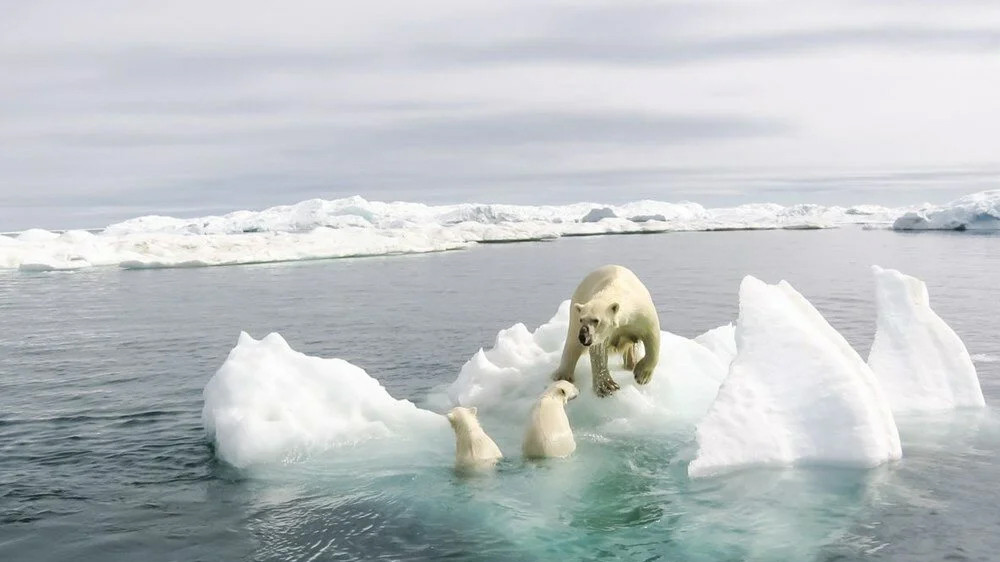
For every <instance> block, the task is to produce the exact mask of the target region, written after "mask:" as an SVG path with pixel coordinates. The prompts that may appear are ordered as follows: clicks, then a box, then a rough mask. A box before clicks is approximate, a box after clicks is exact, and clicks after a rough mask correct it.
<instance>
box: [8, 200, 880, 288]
mask: <svg viewBox="0 0 1000 562" xmlns="http://www.w3.org/2000/svg"><path fill="white" fill-rule="evenodd" d="M898 214H899V212H898V211H894V210H892V209H887V208H884V207H873V206H867V205H866V206H858V207H849V208H845V207H823V206H818V205H795V206H791V207H783V206H781V205H774V204H752V205H743V206H739V207H731V208H722V209H705V208H704V207H702V206H701V205H698V204H696V203H666V202H661V201H636V202H633V203H627V204H624V205H617V206H608V205H598V204H595V203H575V204H570V205H548V206H525V205H483V204H460V205H439V206H431V205H424V204H421V203H406V202H393V203H384V202H378V201H366V200H365V199H362V198H361V197H348V198H344V199H335V200H332V201H326V200H321V199H313V200H309V201H303V202H301V203H298V204H295V205H284V206H279V207H272V208H270V209H265V210H263V211H236V212H233V213H229V214H227V215H223V216H209V217H200V218H193V219H180V218H173V217H162V216H145V217H139V218H135V219H130V220H127V221H124V222H121V223H117V224H113V225H111V226H108V227H107V228H105V229H104V230H102V231H100V232H99V233H97V234H94V233H92V232H87V231H82V230H76V231H69V232H64V233H55V232H49V231H46V230H39V229H34V230H28V231H25V232H22V233H20V234H17V235H15V236H3V235H0V268H8V269H17V268H20V269H25V270H62V269H79V268H85V267H94V266H121V267H126V268H153V267H195V266H214V265H234V264H246V263H265V262H279V261H292V260H309V259H324V258H339V257H351V256H369V255H384V254H402V253H420V252H433V251H442V250H454V249H459V248H465V247H467V246H469V245H471V244H475V243H491V242H517V241H534V240H547V239H552V238H558V237H560V236H591V235H601V234H631V233H643V232H667V231H691V230H736V229H773V228H786V229H803V228H825V227H832V226H838V225H843V224H856V223H866V224H872V223H884V224H889V223H890V222H891V221H892V219H893V218H895V217H896V216H898Z"/></svg>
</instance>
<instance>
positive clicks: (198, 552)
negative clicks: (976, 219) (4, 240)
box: [0, 228, 1000, 562]
mask: <svg viewBox="0 0 1000 562" xmlns="http://www.w3.org/2000/svg"><path fill="white" fill-rule="evenodd" d="M998 248H1000V237H997V236H989V235H970V234H967V233H964V234H963V233H921V234H902V233H895V232H890V231H881V230H873V231H864V230H860V229H855V228H845V229H838V230H820V231H806V232H803V231H794V232H792V231H762V232H716V233H674V234H660V235H647V236H606V237H594V238H564V239H560V240H557V241H553V242H545V243H527V244H509V245H481V246H477V247H475V248H472V249H470V250H464V251H456V252H447V253H439V254H429V255H415V256H396V257H380V258H364V259H344V260H330V261H319V262H308V263H288V264H271V265H259V266H238V267H219V268H200V269H170V270H157V271H124V270H119V269H114V268H109V269H94V270H88V271H77V272H53V273H24V272H11V271H6V272H0V560H2V561H12V562H14V561H43V560H45V561H48V560H53V561H54V560H75V561H91V560H93V561H98V560H99V561H109V560H141V561H143V562H157V561H167V560H178V561H189V560H375V559H386V560H441V559H452V560H466V559H468V560H547V559H560V560H582V559H588V560H589V559H618V560H867V559H872V560H995V559H997V558H998V557H1000V509H998V505H1000V421H998V416H997V412H996V411H995V410H994V404H996V403H1000V362H998V361H1000V336H998V333H1000V298H998V297H1000V293H998V292H997V288H996V287H997V282H998V279H1000V251H998ZM606 263H619V264H622V265H625V266H627V267H630V268H632V269H633V270H634V271H636V272H637V274H638V275H639V277H640V278H641V279H643V281H644V282H645V283H646V284H647V286H648V287H649V289H650V291H651V292H652V294H653V296H654V300H655V301H656V304H657V307H658V309H659V313H660V318H661V324H662V327H663V329H664V330H668V331H671V332H674V333H676V334H680V335H683V336H687V337H694V336H696V335H698V334H700V333H702V332H704V331H706V330H708V329H710V328H714V327H716V326H719V325H721V324H725V323H727V322H730V321H732V320H734V319H735V318H736V315H737V311H738V302H737V289H738V287H739V282H740V279H741V278H742V277H743V275H745V274H753V275H755V276H757V277H760V278H761V279H763V280H765V281H768V282H776V281H778V280H780V279H786V280H788V281H789V282H790V283H792V285H793V286H794V287H795V288H796V289H798V290H799V291H800V292H801V293H802V294H803V295H805V296H806V298H808V299H809V300H810V301H811V302H812V303H813V304H814V305H815V306H816V307H817V308H818V309H819V310H820V311H821V312H822V313H823V314H824V315H825V316H826V318H827V320H828V321H829V322H830V323H831V324H832V325H833V326H834V327H835V328H837V329H838V330H839V331H840V332H841V333H842V334H843V335H844V336H845V337H846V338H847V339H848V341H850V342H851V344H852V345H853V346H854V347H855V349H857V350H858V352H859V353H861V355H862V357H867V353H868V348H869V346H870V345H871V341H872V337H873V335H874V329H875V307H874V295H873V293H874V288H873V279H872V275H871V273H870V271H869V266H870V265H872V264H878V265H881V266H883V267H891V268H898V269H900V270H902V271H903V272H905V273H908V274H911V275H914V276H917V277H919V278H921V279H923V280H925V281H926V282H927V284H928V287H929V290H930V293H931V303H932V306H933V307H934V308H935V310H936V311H937V312H938V313H939V314H940V315H941V316H942V317H943V318H944V319H945V320H946V321H948V322H949V323H950V324H951V326H952V327H953V328H954V329H955V330H956V331H957V332H958V334H959V335H960V336H961V337H962V338H963V340H964V341H965V343H966V345H967V347H968V348H969V351H970V352H971V353H972V354H973V355H974V357H975V358H976V359H977V363H976V367H977V369H978V371H979V376H980V381H981V383H982V387H983V392H984V394H985V396H986V400H987V403H988V404H989V407H988V408H987V409H986V410H985V411H981V412H958V413H954V414H947V415H938V416H922V417H913V418H897V422H898V424H899V427H900V432H901V436H902V440H903V450H904V458H903V459H902V460H901V461H899V462H896V463H892V464H890V465H888V466H883V467H879V468H876V469H873V470H848V469H836V468H821V467H801V468H793V469H757V470H749V471H742V472H737V473H734V474H731V475H728V476H724V477H720V478H711V479H704V480H694V481H692V480H690V479H688V478H687V476H686V474H685V471H684V465H683V463H679V462H676V461H677V459H679V458H681V456H682V455H683V451H684V448H685V447H686V446H687V442H686V441H687V439H689V438H690V435H687V436H678V437H676V438H671V439H666V438H663V437H660V438H655V439H654V438H650V439H642V438H629V439H618V440H608V439H592V438H588V437H586V436H584V437H582V438H580V437H578V440H579V441H580V448H579V449H578V451H577V454H576V455H574V456H573V457H572V458H571V459H569V460H567V461H560V462H552V463H542V464H536V465H528V464H525V463H522V462H520V460H519V459H518V458H517V457H518V456H519V455H516V454H509V455H508V456H509V457H512V458H510V459H508V460H507V461H505V462H504V464H503V465H501V467H500V468H499V470H498V472H497V473H496V474H495V475H494V476H493V477H489V478H479V479H472V480H468V479H462V478H458V477H456V476H455V475H454V474H453V473H452V471H451V460H452V455H453V450H451V449H447V448H446V449H447V450H442V451H429V452H428V453H427V454H426V455H413V454H406V455H401V454H396V453H395V452H394V451H392V450H386V449H387V448H386V447H382V446H380V445H379V444H378V443H377V442H372V443H368V444H363V445H360V446H358V447H356V448H353V449H351V450H343V449H340V450H335V451H330V453H329V454H327V455H319V456H317V457H315V458H308V459H302V460H300V461H298V462H295V463H290V464H277V465H275V466H272V467H266V468H263V469H259V470H255V471H253V472H252V473H245V472H240V471H237V470H235V469H233V468H231V467H227V466H225V465H224V464H223V463H220V462H219V461H217V460H216V459H215V457H214V454H213V450H212V447H211V445H210V444H209V442H208V441H207V440H206V438H205V434H204V430H203V428H202V426H201V420H200V415H201V409H202V389H203V387H204V385H205V383H206V382H207V381H208V379H209V378H210V377H211V376H212V374H213V373H214V372H215V370H216V369H218V367H219V366H220V365H221V364H222V363H223V361H224V360H225V358H226V356H227V354H228V353H229V351H230V349H232V347H233V346H234V345H235V343H236V339H237V336H238V335H239V333H240V331H241V330H245V331H247V332H249V333H250V334H251V335H253V336H254V337H257V338H260V337H262V336H264V335H266V334H267V333H269V332H272V331H277V332H280V333H281V334H282V335H283V336H284V337H285V338H286V339H287V340H288V342H289V343H290V344H291V345H292V347H293V348H295V349H296V350H298V351H302V352H304V353H307V354H309V355H318V356H323V357H340V358H343V359H346V360H348V361H351V362H352V363H354V364H356V365H359V366H361V367H363V368H365V369H366V370H367V371H368V373H370V374H371V375H372V376H374V377H375V378H377V379H378V380H379V381H381V382H382V383H383V384H384V385H385V386H386V387H387V389H388V391H389V392H390V393H391V394H392V395H393V396H394V397H396V398H408V399H410V400H413V401H414V402H416V403H417V404H418V405H423V404H424V403H425V400H426V398H427V396H428V393H429V392H430V391H431V389H432V388H434V387H435V386H438V385H440V384H442V383H448V382H450V381H452V380H454V378H455V377H456V375H457V374H458V371H459V369H460V368H461V366H462V364H463V363H464V362H465V361H466V360H467V359H468V358H469V357H471V356H472V355H473V354H474V353H475V352H476V350H478V349H479V348H480V347H490V346H491V345H492V344H493V341H494V339H495V337H496V333H497V331H498V330H500V329H502V328H506V327H508V326H510V325H512V324H514V323H516V322H524V323H525V324H527V325H528V327H529V328H531V329H533V328H534V327H536V326H538V325H539V324H541V323H543V322H545V321H546V320H548V319H549V318H550V317H551V316H552V314H553V313H554V312H555V309H556V307H557V305H558V304H559V303H560V302H561V301H562V300H564V299H566V298H568V297H569V295H570V293H571V292H572V290H573V289H574V288H575V286H576V284H577V283H578V282H579V280H580V279H581V278H582V276H583V275H584V274H586V273H587V272H588V271H590V270H591V269H593V268H594V267H597V266H599V265H603V264H606ZM390 449H391V448H390ZM511 453H513V452H511Z"/></svg>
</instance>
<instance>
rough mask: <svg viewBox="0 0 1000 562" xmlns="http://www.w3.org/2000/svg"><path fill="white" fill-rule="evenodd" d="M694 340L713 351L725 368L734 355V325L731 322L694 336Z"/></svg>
mask: <svg viewBox="0 0 1000 562" xmlns="http://www.w3.org/2000/svg"><path fill="white" fill-rule="evenodd" d="M694 341H696V342H698V343H700V344H701V345H703V346H705V347H707V348H708V349H709V350H711V351H712V353H715V355H716V356H717V357H718V358H719V359H720V360H721V361H722V362H723V363H724V364H725V365H726V367H727V368H728V367H729V364H730V363H732V362H733V358H735V357H736V326H734V325H733V324H732V322H730V323H729V324H726V325H725V326H719V327H718V328H713V329H711V330H709V331H707V332H705V333H704V334H702V335H700V336H698V337H696V338H695V339H694Z"/></svg>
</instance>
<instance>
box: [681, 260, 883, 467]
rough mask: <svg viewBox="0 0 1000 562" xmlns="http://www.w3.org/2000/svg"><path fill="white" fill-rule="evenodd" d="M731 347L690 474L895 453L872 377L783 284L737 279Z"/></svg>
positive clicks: (859, 462) (867, 461) (855, 461)
mask: <svg viewBox="0 0 1000 562" xmlns="http://www.w3.org/2000/svg"><path fill="white" fill-rule="evenodd" d="M736 349H737V354H736V357H735V358H734V359H733V362H732V364H731V365H730V367H729V375H728V377H727V378H726V380H725V382H724V383H723V385H722V387H721V388H720V389H719V394H718V397H717V398H716V400H715V402H714V403H713V404H712V407H711V409H710V410H709V412H708V414H707V415H706V416H705V417H704V419H702V420H701V421H700V422H699V423H698V426H697V429H696V440H697V447H698V450H697V453H696V457H695V458H694V460H692V461H691V463H690V465H689V466H688V474H689V475H690V476H692V477H700V476H709V475H713V474H717V473H720V472H724V471H728V470H732V469H734V468H737V467H741V466H752V465H791V464H796V463H817V464H833V465H846V466H862V467H870V466H875V465H878V464H880V463H883V462H885V461H887V460H891V459H897V458H899V457H900V456H901V454H902V451H901V449H900V442H899V433H898V431H897V429H896V424H895V421H894V419H893V417H892V412H891V411H890V408H889V404H888V402H887V401H886V399H885V398H884V397H883V395H882V392H881V389H880V388H879V386H878V382H877V381H876V379H875V375H874V374H873V373H872V372H871V369H869V368H868V366H867V365H866V364H865V362H864V361H863V360H862V359H861V357H859V356H858V354H857V353H856V352H855V351H854V350H853V349H852V348H851V347H850V345H849V344H848V343H847V341H846V340H845V339H844V338H843V336H841V335H840V334H839V333H837V331H836V330H834V329H833V327H831V326H830V325H829V324H828V323H827V322H826V320H825V319H824V318H823V316H822V315H821V314H820V313H819V312H818V311H817V310H816V309H815V308H814V307H813V306H812V305H811V304H810V303H809V302H808V301H807V300H806V299H805V298H804V297H803V296H802V295H801V294H799V293H798V292H797V291H795V289H793V288H792V286H791V285H789V284H788V283H786V282H784V281H782V282H781V283H778V284H777V285H767V284H765V283H763V282H762V281H760V280H758V279H756V278H754V277H751V276H747V277H746V278H744V280H743V283H742V284H741V285H740V315H739V320H738V322H737V325H736Z"/></svg>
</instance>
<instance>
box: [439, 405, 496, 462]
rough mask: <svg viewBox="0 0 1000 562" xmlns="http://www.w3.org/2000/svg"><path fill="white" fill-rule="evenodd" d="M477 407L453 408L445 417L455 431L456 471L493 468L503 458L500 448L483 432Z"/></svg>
mask: <svg viewBox="0 0 1000 562" xmlns="http://www.w3.org/2000/svg"><path fill="white" fill-rule="evenodd" d="M477 413H478V410H477V409H476V408H475V407H472V408H463V407H461V406H458V407H455V408H452V409H451V411H450V412H448V414H447V415H446V416H445V417H447V418H448V422H449V423H451V427H452V429H454V430H455V470H457V471H459V472H474V471H477V470H483V469H489V468H492V467H493V466H494V465H495V464H496V463H497V461H499V460H500V459H502V458H503V453H501V452H500V447H497V444H496V443H494V442H493V440H492V439H490V436H489V435H486V432H485V431H483V427H482V426H481V425H479V419H478V418H476V414H477Z"/></svg>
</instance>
